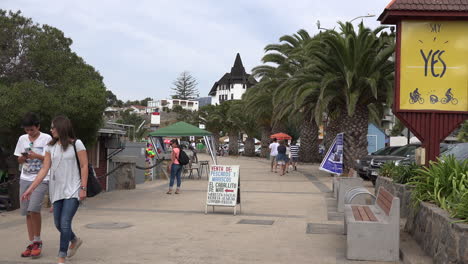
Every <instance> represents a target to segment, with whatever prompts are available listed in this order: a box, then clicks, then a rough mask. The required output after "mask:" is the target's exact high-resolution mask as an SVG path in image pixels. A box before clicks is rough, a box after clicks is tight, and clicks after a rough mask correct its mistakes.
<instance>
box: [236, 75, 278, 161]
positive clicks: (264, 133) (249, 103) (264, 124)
mask: <svg viewBox="0 0 468 264" xmlns="http://www.w3.org/2000/svg"><path fill="white" fill-rule="evenodd" d="M273 88H274V85H273V84H272V82H271V81H270V80H269V78H268V77H264V78H263V79H262V80H261V81H260V82H258V83H257V84H255V85H254V86H253V87H251V88H250V89H248V90H247V91H246V92H245V93H244V95H243V97H242V100H243V101H245V112H244V113H245V114H246V115H249V116H251V117H253V118H254V119H255V121H256V123H257V125H258V127H259V128H260V134H261V152H260V156H261V157H264V158H265V157H267V156H268V154H269V151H268V145H269V144H270V133H271V120H272V115H273V104H272V89H273Z"/></svg>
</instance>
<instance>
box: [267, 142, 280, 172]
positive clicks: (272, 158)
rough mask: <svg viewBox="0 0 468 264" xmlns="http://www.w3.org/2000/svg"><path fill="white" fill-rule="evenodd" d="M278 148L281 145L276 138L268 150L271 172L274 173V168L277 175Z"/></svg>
mask: <svg viewBox="0 0 468 264" xmlns="http://www.w3.org/2000/svg"><path fill="white" fill-rule="evenodd" d="M278 146H279V144H278V142H277V140H276V138H274V139H273V142H272V143H271V144H270V146H269V147H268V148H270V161H271V172H273V168H275V173H276V172H277V168H276V165H277V164H276V155H278Z"/></svg>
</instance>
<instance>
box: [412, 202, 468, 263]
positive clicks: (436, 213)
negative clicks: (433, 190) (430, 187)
mask: <svg viewBox="0 0 468 264" xmlns="http://www.w3.org/2000/svg"><path fill="white" fill-rule="evenodd" d="M454 221H457V219H453V218H450V217H449V214H448V213H447V212H446V211H444V210H443V209H441V208H439V207H438V206H436V205H434V204H430V203H425V202H422V203H421V204H420V206H419V207H418V208H411V211H410V213H409V215H408V218H407V221H406V226H405V231H406V232H408V233H409V234H411V236H412V237H413V238H414V240H416V242H417V243H418V244H419V245H420V247H421V248H422V249H423V250H424V251H425V252H426V253H427V254H428V255H429V256H431V257H432V258H433V260H434V263H447V264H462V263H468V224H462V223H453V222H454Z"/></svg>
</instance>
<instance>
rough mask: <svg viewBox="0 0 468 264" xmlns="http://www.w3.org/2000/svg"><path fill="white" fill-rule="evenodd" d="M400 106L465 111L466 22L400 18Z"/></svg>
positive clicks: (467, 98)
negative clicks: (402, 19)
mask: <svg viewBox="0 0 468 264" xmlns="http://www.w3.org/2000/svg"><path fill="white" fill-rule="evenodd" d="M401 30H402V31H401V57H400V58H401V66H400V109H402V110H441V111H468V21H403V22H402V26H401Z"/></svg>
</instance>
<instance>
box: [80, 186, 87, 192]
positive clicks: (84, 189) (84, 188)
mask: <svg viewBox="0 0 468 264" xmlns="http://www.w3.org/2000/svg"><path fill="white" fill-rule="evenodd" d="M80 189H81V190H83V191H86V190H87V189H88V188H86V186H80Z"/></svg>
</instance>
